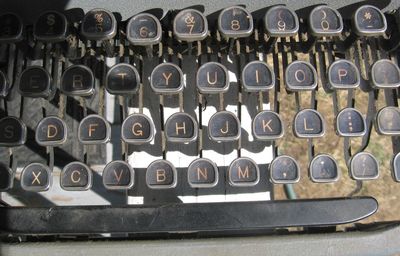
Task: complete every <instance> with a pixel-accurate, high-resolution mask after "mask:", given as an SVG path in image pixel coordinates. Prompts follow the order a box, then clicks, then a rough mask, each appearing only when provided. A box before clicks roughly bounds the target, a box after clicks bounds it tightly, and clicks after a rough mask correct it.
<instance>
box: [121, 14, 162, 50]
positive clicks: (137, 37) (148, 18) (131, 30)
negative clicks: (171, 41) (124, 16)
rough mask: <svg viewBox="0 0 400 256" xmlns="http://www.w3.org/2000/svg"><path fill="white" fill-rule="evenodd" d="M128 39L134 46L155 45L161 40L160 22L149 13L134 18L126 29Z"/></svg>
mask: <svg viewBox="0 0 400 256" xmlns="http://www.w3.org/2000/svg"><path fill="white" fill-rule="evenodd" d="M126 30H127V38H128V40H129V42H130V43H131V44H133V45H153V44H158V43H159V42H160V40H161V24H160V21H159V20H158V19H157V18H156V17H155V16H154V15H151V14H149V13H141V14H138V15H135V16H133V17H132V18H131V19H130V20H129V22H128V25H127V27H126Z"/></svg>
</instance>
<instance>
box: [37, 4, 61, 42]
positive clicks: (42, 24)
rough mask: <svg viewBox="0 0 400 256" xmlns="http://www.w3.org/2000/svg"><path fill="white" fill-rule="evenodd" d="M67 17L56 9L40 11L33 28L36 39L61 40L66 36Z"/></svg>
mask: <svg viewBox="0 0 400 256" xmlns="http://www.w3.org/2000/svg"><path fill="white" fill-rule="evenodd" d="M67 26H68V22H67V18H66V17H65V15H64V14H62V13H59V12H57V11H47V12H45V13H42V14H41V15H40V16H39V18H38V19H37V21H36V23H35V27H34V29H33V31H34V32H33V33H34V36H35V37H36V39H38V40H41V41H47V42H61V41H64V40H65V39H66V37H67Z"/></svg>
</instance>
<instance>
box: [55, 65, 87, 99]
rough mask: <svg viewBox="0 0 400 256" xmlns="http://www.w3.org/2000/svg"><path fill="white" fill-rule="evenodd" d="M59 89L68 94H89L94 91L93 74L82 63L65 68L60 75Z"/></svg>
mask: <svg viewBox="0 0 400 256" xmlns="http://www.w3.org/2000/svg"><path fill="white" fill-rule="evenodd" d="M61 91H62V92H63V93H64V94H66V95H70V96H75V95H76V96H90V95H92V94H93V93H94V75H93V72H92V70H91V69H90V68H88V67H86V66H84V65H73V66H70V67H69V68H67V69H66V70H65V71H64V73H63V75H62V77H61Z"/></svg>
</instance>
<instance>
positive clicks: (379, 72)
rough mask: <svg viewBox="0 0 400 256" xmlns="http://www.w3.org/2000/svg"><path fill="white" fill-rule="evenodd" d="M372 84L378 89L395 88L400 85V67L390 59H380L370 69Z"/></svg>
mask: <svg viewBox="0 0 400 256" xmlns="http://www.w3.org/2000/svg"><path fill="white" fill-rule="evenodd" d="M370 77H371V84H372V87H374V88H376V89H386V88H391V89H395V88H398V87H399V86H400V69H399V67H398V66H397V65H396V64H394V63H393V62H392V61H390V60H385V59H383V60H378V61H377V62H375V63H374V64H373V65H372V67H371V70H370Z"/></svg>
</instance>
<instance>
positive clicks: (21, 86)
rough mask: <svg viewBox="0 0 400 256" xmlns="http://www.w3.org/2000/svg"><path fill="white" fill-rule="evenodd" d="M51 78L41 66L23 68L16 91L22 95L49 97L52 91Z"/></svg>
mask: <svg viewBox="0 0 400 256" xmlns="http://www.w3.org/2000/svg"><path fill="white" fill-rule="evenodd" d="M51 84H52V79H51V77H50V74H49V73H48V72H47V71H46V70H45V69H44V68H42V67H36V66H31V67H28V68H27V69H25V70H24V71H23V72H22V73H21V75H20V77H19V82H18V91H19V93H20V94H21V95H22V96H24V97H32V98H36V97H42V98H49V97H50V96H51V93H52V88H51Z"/></svg>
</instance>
